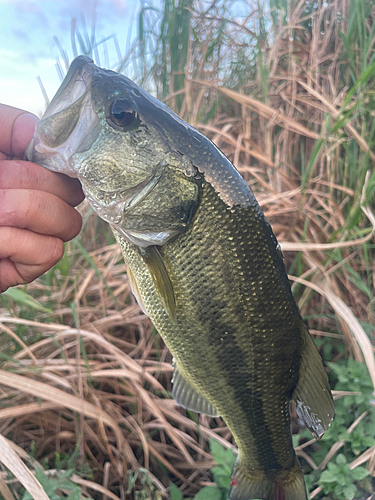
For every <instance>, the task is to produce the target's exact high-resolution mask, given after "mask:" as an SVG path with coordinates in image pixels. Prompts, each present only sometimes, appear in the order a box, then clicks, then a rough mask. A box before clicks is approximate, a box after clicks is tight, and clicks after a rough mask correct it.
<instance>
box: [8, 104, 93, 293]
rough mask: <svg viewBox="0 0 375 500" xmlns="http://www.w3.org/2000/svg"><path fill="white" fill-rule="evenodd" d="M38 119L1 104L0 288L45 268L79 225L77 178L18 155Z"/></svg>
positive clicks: (27, 280) (59, 254) (27, 279)
mask: <svg viewBox="0 0 375 500" xmlns="http://www.w3.org/2000/svg"><path fill="white" fill-rule="evenodd" d="M37 121H38V118H37V117H36V116H34V115H31V114H30V113H27V112H26V111H23V110H20V109H17V108H13V107H10V106H6V105H4V104H0V293H1V292H4V291H5V290H7V288H9V287H10V286H15V285H19V284H24V283H30V282H31V281H33V280H34V279H35V278H37V277H38V276H40V275H42V274H43V273H45V272H46V271H48V269H50V268H51V267H52V266H54V265H55V264H56V262H58V261H59V260H60V259H61V257H62V256H63V254H64V243H63V242H64V241H68V240H71V239H72V238H74V237H75V236H76V235H77V234H78V233H79V231H80V230H81V226H82V219H81V216H80V214H79V213H78V212H77V211H76V210H75V209H74V208H73V207H75V206H76V205H78V204H79V203H81V201H82V200H83V198H84V195H83V193H82V189H81V185H80V183H79V181H78V180H76V179H70V178H69V177H67V176H66V175H63V174H57V173H54V172H50V171H48V170H46V169H45V168H43V167H41V166H40V165H37V164H36V163H33V162H29V161H24V160H22V158H23V154H24V152H25V149H26V147H27V145H28V143H29V142H30V140H31V137H32V136H33V133H34V127H35V124H36V122H37Z"/></svg>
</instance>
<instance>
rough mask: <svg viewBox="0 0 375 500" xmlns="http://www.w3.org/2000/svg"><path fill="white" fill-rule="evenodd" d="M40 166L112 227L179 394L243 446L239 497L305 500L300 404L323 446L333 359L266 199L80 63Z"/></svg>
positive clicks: (117, 78) (209, 147)
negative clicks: (319, 346) (312, 321)
mask: <svg viewBox="0 0 375 500" xmlns="http://www.w3.org/2000/svg"><path fill="white" fill-rule="evenodd" d="M35 139H36V140H35V141H32V142H31V143H30V145H29V147H28V149H27V153H26V154H27V158H28V159H29V160H32V161H36V162H37V163H40V164H41V165H43V166H45V167H46V168H49V169H50V170H54V171H58V172H63V173H66V174H68V175H72V176H76V177H78V179H79V180H80V181H81V183H82V186H83V189H84V192H85V194H86V196H87V198H88V200H89V202H90V203H91V205H92V207H93V209H94V210H95V211H96V212H97V213H98V215H99V216H101V217H102V218H103V219H104V220H106V221H107V222H109V223H110V224H111V226H112V229H113V232H114V234H115V237H116V240H117V241H118V243H119V244H120V247H121V250H122V253H123V255H124V258H125V260H126V262H127V265H128V278H129V281H130V284H131V287H132V290H133V292H134V294H135V296H136V298H137V300H138V302H139V304H140V305H141V307H142V310H143V311H144V312H145V313H146V314H148V315H149V316H150V318H151V320H152V321H153V323H154V325H155V327H156V328H157V330H158V331H159V333H160V334H161V336H162V337H163V339H164V341H165V343H166V345H167V346H168V348H169V349H170V351H171V353H172V355H173V358H174V361H173V366H174V374H173V392H172V395H173V397H174V398H175V399H176V401H177V403H178V404H180V405H181V406H183V407H185V408H187V409H189V410H192V411H197V412H202V413H206V414H207V415H210V416H218V415H221V416H222V418H223V419H224V420H225V422H226V424H227V425H228V428H229V429H230V430H231V432H232V434H233V436H234V438H235V440H236V443H237V445H238V448H239V456H238V459H237V461H236V463H235V465H234V468H233V471H232V487H231V492H230V499H231V500H253V499H261V500H306V498H307V497H306V490H305V487H304V482H303V474H302V470H301V468H300V465H299V463H298V460H297V458H296V455H295V452H294V449H293V446H292V436H291V430H290V411H289V404H290V402H291V401H294V402H295V404H296V411H297V414H298V416H299V417H300V419H301V420H302V421H303V422H304V423H305V425H306V426H307V427H308V428H309V429H310V431H311V432H312V434H313V435H314V436H315V437H317V438H319V437H321V436H322V435H323V434H324V432H325V430H326V429H327V428H328V427H329V425H330V422H331V420H332V417H333V401H332V395H331V392H330V389H329V385H328V381H327V376H326V374H325V371H324V368H323V365H322V361H321V358H320V356H319V353H318V352H317V350H316V348H315V346H314V343H313V341H312V339H311V337H310V335H309V333H308V330H307V328H306V326H305V324H304V322H303V320H302V317H301V315H300V313H299V310H298V307H297V305H296V303H295V302H294V299H293V296H292V293H291V289H290V285H289V281H288V278H287V275H286V272H285V268H284V263H283V258H282V255H281V252H280V250H279V247H278V244H277V240H276V238H275V236H274V234H273V232H272V229H271V227H270V225H269V224H268V222H267V220H266V218H265V216H264V215H263V213H262V211H261V209H260V207H259V205H258V203H257V201H256V199H255V197H254V195H253V193H252V192H251V190H250V189H249V187H248V186H247V184H246V183H245V181H244V180H243V179H242V178H241V176H240V175H239V173H238V172H237V171H236V169H235V168H234V167H233V165H232V164H231V163H230V162H229V161H228V159H227V158H226V157H225V156H224V155H223V154H222V153H221V152H220V151H219V150H218V149H217V148H216V147H215V146H214V145H213V144H212V143H211V142H210V141H209V140H208V139H207V138H206V137H204V136H203V135H202V134H200V133H199V132H198V131H197V130H195V129H194V128H193V127H191V126H190V125H189V124H187V123H186V122H184V121H183V120H181V119H180V118H179V117H178V116H177V115H175V114H174V113H173V112H172V111H171V110H170V109H169V108H167V107H166V106H165V105H164V104H162V103H160V102H159V101H158V100H156V99H155V98H153V97H152V96H150V95H149V94H147V93H146V92H145V91H144V90H143V89H141V88H140V87H138V86H137V85H136V84H135V83H134V82H132V81H131V80H129V79H128V78H126V77H125V76H123V75H119V74H117V73H115V72H113V71H109V70H104V69H102V68H98V67H97V66H95V64H93V62H92V61H91V60H90V59H89V58H87V57H84V56H80V57H78V58H77V59H75V60H74V61H73V63H72V65H71V67H70V69H69V71H68V74H67V76H66V78H65V80H64V82H63V83H62V86H61V88H60V89H59V91H58V92H57V94H56V96H55V97H54V98H53V100H52V101H51V103H50V105H49V107H48V108H47V111H46V113H45V115H44V116H43V118H42V120H41V122H39V124H38V125H37V126H36V132H35Z"/></svg>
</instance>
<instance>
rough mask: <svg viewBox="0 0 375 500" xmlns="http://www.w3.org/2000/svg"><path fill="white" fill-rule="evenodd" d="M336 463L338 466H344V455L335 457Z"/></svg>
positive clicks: (345, 461)
mask: <svg viewBox="0 0 375 500" xmlns="http://www.w3.org/2000/svg"><path fill="white" fill-rule="evenodd" d="M336 463H337V464H340V465H343V464H346V463H347V460H346V457H345V455H343V454H342V453H340V455H337V458H336Z"/></svg>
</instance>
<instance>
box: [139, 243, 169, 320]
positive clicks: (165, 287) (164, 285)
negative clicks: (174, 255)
mask: <svg viewBox="0 0 375 500" xmlns="http://www.w3.org/2000/svg"><path fill="white" fill-rule="evenodd" d="M139 253H140V255H141V256H142V257H143V260H144V262H145V264H146V266H147V269H148V270H149V272H150V274H151V277H152V280H153V282H154V285H155V288H156V290H157V291H158V294H159V297H160V300H161V301H162V303H163V306H164V309H165V310H166V312H167V314H168V315H169V317H170V318H171V319H174V317H175V315H176V298H175V294H174V290H173V285H172V282H171V279H170V277H169V274H168V271H167V269H166V267H165V264H164V261H163V259H162V257H161V255H160V253H159V250H158V249H157V247H156V246H149V247H146V248H139Z"/></svg>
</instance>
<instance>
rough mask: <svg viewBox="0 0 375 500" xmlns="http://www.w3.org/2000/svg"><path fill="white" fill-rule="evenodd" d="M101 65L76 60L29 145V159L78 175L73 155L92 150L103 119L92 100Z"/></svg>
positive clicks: (56, 170)
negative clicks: (72, 160) (92, 84)
mask: <svg viewBox="0 0 375 500" xmlns="http://www.w3.org/2000/svg"><path fill="white" fill-rule="evenodd" d="M96 72H97V67H96V66H95V65H94V64H93V61H92V60H91V59H89V58H88V57H85V56H80V57H78V58H76V59H75V61H74V62H73V64H72V65H71V67H70V69H69V71H68V73H67V75H66V77H65V79H64V81H63V83H62V85H61V87H60V89H59V91H58V92H57V94H56V95H55V97H54V98H53V99H52V101H51V103H50V104H49V106H48V107H47V110H46V112H45V113H44V115H43V117H42V119H41V121H40V122H38V123H37V125H36V127H35V134H34V137H33V138H32V140H31V142H30V144H29V145H28V147H27V149H26V152H25V158H26V159H27V160H30V161H35V162H36V163H39V164H40V165H42V166H44V167H45V168H47V169H49V170H53V171H55V172H61V173H64V174H67V175H69V176H70V177H77V172H76V170H75V168H74V167H73V164H72V163H71V162H70V159H71V157H72V156H73V155H74V154H76V153H80V152H84V151H87V150H88V149H90V147H91V146H92V144H93V143H94V142H95V140H96V138H97V136H98V133H99V130H100V121H99V118H98V116H97V114H96V112H95V110H94V107H93V103H92V100H91V83H92V78H93V75H94V74H95V73H96Z"/></svg>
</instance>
